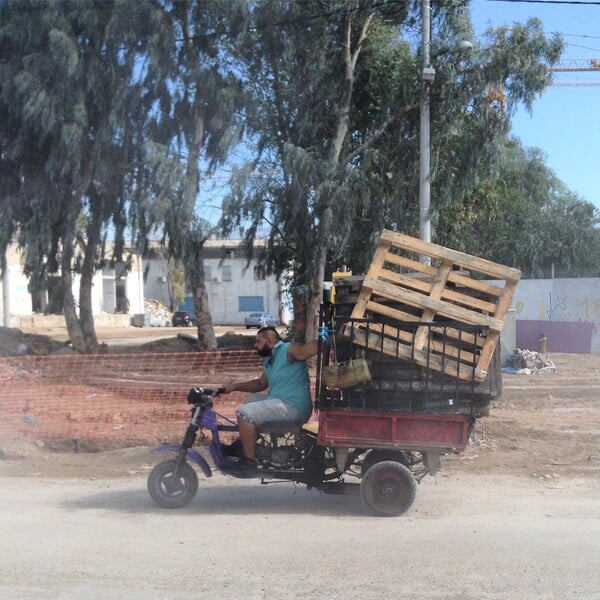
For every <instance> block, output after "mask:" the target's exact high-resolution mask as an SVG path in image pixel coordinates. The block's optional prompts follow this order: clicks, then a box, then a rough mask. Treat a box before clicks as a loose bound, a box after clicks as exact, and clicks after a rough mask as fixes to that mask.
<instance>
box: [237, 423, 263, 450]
mask: <svg viewBox="0 0 600 600" xmlns="http://www.w3.org/2000/svg"><path fill="white" fill-rule="evenodd" d="M238 427H239V430H240V442H242V450H243V451H244V456H245V457H246V458H249V459H250V460H256V437H257V435H258V430H257V428H256V425H255V424H254V423H249V422H248V421H244V420H243V419H238Z"/></svg>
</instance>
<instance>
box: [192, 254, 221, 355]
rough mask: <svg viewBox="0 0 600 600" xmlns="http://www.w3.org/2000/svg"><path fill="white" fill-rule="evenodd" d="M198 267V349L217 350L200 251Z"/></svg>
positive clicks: (195, 288)
mask: <svg viewBox="0 0 600 600" xmlns="http://www.w3.org/2000/svg"><path fill="white" fill-rule="evenodd" d="M198 252H199V257H198V260H197V266H196V268H195V270H194V281H193V286H192V289H193V291H194V310H195V312H196V322H197V327H198V349H199V350H216V349H217V338H216V336H215V330H214V327H213V323H212V317H211V314H210V307H209V305H208V293H207V291H206V284H205V282H204V265H203V263H202V250H201V249H200V250H199V251H198Z"/></svg>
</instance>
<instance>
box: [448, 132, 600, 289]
mask: <svg viewBox="0 0 600 600" xmlns="http://www.w3.org/2000/svg"><path fill="white" fill-rule="evenodd" d="M446 211H447V213H446ZM440 224H444V226H443V228H440V232H439V233H440V237H441V239H442V243H443V244H445V245H448V246H451V247H453V248H457V249H459V250H463V251H465V252H469V253H471V254H477V255H480V256H485V257H486V258H489V259H491V260H494V261H496V262H499V263H502V264H508V265H511V266H515V267H518V268H519V269H521V271H522V272H523V275H524V277H528V278H535V277H550V276H551V275H552V274H554V275H556V276H559V277H577V276H578V277H582V276H588V277H596V276H598V275H599V274H600V268H599V267H598V264H599V263H598V258H599V257H600V230H599V229H598V224H599V215H598V212H597V210H595V208H594V206H593V205H592V204H590V203H588V202H585V201H584V200H581V199H580V198H578V197H577V196H576V195H575V194H574V193H572V192H570V191H569V190H568V189H566V187H565V186H564V184H563V183H562V182H561V181H560V180H559V179H558V178H557V177H556V175H555V174H554V173H553V172H552V171H551V170H550V169H548V167H546V166H545V164H544V156H543V154H542V153H541V152H540V151H539V150H537V149H530V150H523V148H522V147H521V145H520V143H519V142H518V141H517V140H514V139H510V138H506V139H505V140H504V144H502V145H501V144H498V165H497V172H496V176H495V177H494V178H490V179H488V180H487V181H485V182H483V183H482V184H481V185H480V186H478V187H477V188H475V189H474V190H473V191H472V192H471V193H470V194H468V195H466V196H465V197H464V198H463V199H462V200H461V201H456V202H454V203H452V204H448V205H447V206H445V207H444V211H443V214H442V215H440Z"/></svg>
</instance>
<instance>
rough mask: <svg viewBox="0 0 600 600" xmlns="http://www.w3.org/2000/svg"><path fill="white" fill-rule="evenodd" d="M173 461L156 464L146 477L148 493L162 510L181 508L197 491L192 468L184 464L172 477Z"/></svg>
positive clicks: (196, 481)
mask: <svg viewBox="0 0 600 600" xmlns="http://www.w3.org/2000/svg"><path fill="white" fill-rule="evenodd" d="M175 462H176V461H175V459H171V460H165V461H164V462H161V463H159V464H157V465H156V466H155V467H154V468H153V469H152V471H150V475H148V493H149V494H150V497H151V498H152V500H154V502H156V504H158V505H159V506H162V507H163V508H181V507H182V506H185V505H186V504H187V503H188V502H189V501H190V500H191V499H192V498H193V497H194V496H195V495H196V492H197V491H198V475H197V474H196V471H195V470H194V468H193V467H192V466H191V465H189V464H188V463H186V462H184V463H183V464H182V465H180V467H179V472H178V473H177V476H176V477H174V470H175Z"/></svg>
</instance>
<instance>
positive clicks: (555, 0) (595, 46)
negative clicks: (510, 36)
mask: <svg viewBox="0 0 600 600" xmlns="http://www.w3.org/2000/svg"><path fill="white" fill-rule="evenodd" d="M470 6H471V17H472V20H473V24H474V26H475V32H476V34H477V36H478V38H480V37H481V35H482V34H483V32H484V31H485V30H486V29H487V28H489V27H500V26H510V25H512V24H513V23H524V22H525V21H527V19H528V18H530V17H538V18H539V19H540V20H541V21H542V23H543V26H544V31H545V32H546V33H549V34H550V33H554V32H558V33H560V34H561V35H562V37H563V41H564V44H565V50H564V54H563V57H562V60H563V61H568V60H569V59H590V58H597V59H600V0H598V1H597V2H595V1H594V0H587V3H586V4H583V2H579V3H578V2H577V0H572V1H571V2H568V3H567V1H566V0H565V2H564V3H563V2H562V0H547V1H544V0H539V1H536V2H533V1H529V2H526V1H519V0H516V1H499V0H472V1H471V3H470ZM555 75H556V79H555V81H561V82H568V83H577V84H582V83H586V84H589V83H592V82H596V84H597V86H595V87H592V86H588V85H586V86H567V87H560V86H552V87H549V88H548V89H547V90H546V91H545V92H544V93H543V94H542V95H541V96H540V97H539V99H537V100H536V102H535V103H534V105H533V109H532V114H531V115H530V114H529V113H527V111H526V110H524V109H520V110H519V111H518V112H517V114H516V115H515V116H514V117H513V119H512V134H513V135H514V136H515V137H518V138H519V139H520V140H521V143H522V144H523V146H524V147H526V148H531V147H536V148H540V149H541V150H542V151H543V152H544V153H545V156H546V166H548V167H549V168H550V169H552V170H553V171H554V173H555V174H556V175H557V176H558V178H559V179H561V180H562V181H563V182H564V183H565V184H566V185H567V187H568V188H569V189H570V190H571V191H573V192H576V193H577V194H578V195H579V196H580V198H582V199H584V200H587V201H588V202H591V203H593V204H594V205H595V206H597V207H599V208H600V173H599V170H600V169H599V166H600V71H598V73H594V72H581V73H556V74H555Z"/></svg>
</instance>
